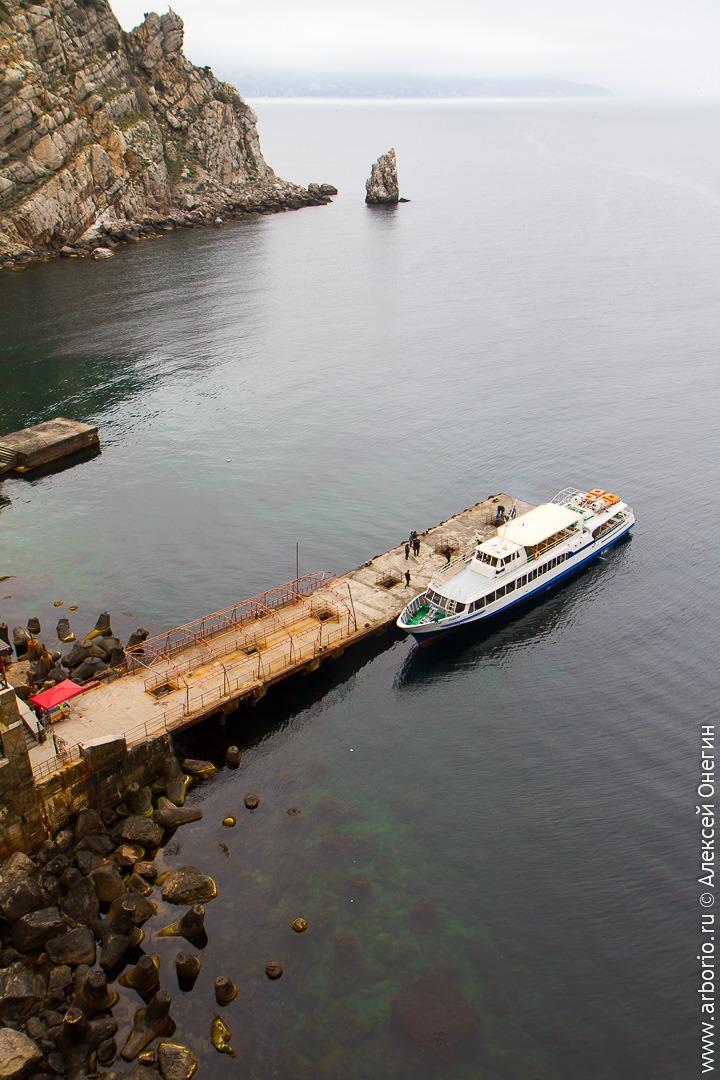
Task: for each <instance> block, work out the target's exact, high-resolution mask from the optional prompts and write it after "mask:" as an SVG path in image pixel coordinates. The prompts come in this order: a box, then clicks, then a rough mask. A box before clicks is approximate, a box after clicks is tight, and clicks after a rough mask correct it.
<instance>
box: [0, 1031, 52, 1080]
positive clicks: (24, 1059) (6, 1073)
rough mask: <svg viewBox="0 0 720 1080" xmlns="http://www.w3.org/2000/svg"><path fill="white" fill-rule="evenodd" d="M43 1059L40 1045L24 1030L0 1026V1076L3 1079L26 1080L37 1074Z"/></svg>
mask: <svg viewBox="0 0 720 1080" xmlns="http://www.w3.org/2000/svg"><path fill="white" fill-rule="evenodd" d="M42 1059H43V1056H42V1053H41V1052H40V1050H39V1048H38V1046H37V1045H36V1044H35V1043H34V1042H33V1041H32V1039H28V1037H27V1035H24V1034H23V1032H22V1031H13V1029H12V1028H6V1027H4V1028H0V1062H2V1065H1V1066H0V1077H2V1078H3V1080H25V1078H26V1077H31V1076H35V1074H36V1072H37V1070H38V1066H39V1065H40V1063H41V1061H42Z"/></svg>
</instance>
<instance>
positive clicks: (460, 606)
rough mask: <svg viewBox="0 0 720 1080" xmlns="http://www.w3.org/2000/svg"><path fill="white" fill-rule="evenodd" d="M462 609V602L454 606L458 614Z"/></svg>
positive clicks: (463, 607)
mask: <svg viewBox="0 0 720 1080" xmlns="http://www.w3.org/2000/svg"><path fill="white" fill-rule="evenodd" d="M464 610H465V605H464V604H458V605H457V606H456V608H455V611H456V612H457V614H458V615H459V614H460V612H461V611H464Z"/></svg>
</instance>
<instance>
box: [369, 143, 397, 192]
mask: <svg viewBox="0 0 720 1080" xmlns="http://www.w3.org/2000/svg"><path fill="white" fill-rule="evenodd" d="M365 191H366V193H367V194H366V195H365V202H366V203H370V204H371V205H375V204H378V203H391V204H392V203H397V202H400V186H399V184H398V176H397V158H396V157H395V151H394V149H390V150H388V152H387V154H381V155H380V157H379V158H378V159H377V161H376V162H375V164H374V165H373V167H372V170H371V172H370V177H369V179H367V180H366V181H365Z"/></svg>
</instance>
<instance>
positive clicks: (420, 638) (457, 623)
mask: <svg viewBox="0 0 720 1080" xmlns="http://www.w3.org/2000/svg"><path fill="white" fill-rule="evenodd" d="M634 524H635V519H634V518H633V519H632V520H631V521H629V522H628V524H627V525H625V526H624V527H623V528H622V529H621V530H620V531H619V532H618V533H617V534H614V535H612V536H610V537H609V538H608V540H607V541H605V542H602V541H601V542H600V543H598V544H597V545H595V544H593V545H590V550H589V551H587V549H581V550H580V551H579V552H578V553H577V558H576V559H575V558H573V560H572V562H571V565H570V566H568V567H567V569H564V570H562V571H561V572H560V573H559V574H557V575H556V576H554V577H552V578H551V579H550V580H549V581H543V583H542V584H541V585H539V586H538V587H537V588H535V589H532V590H530V591H528V592H526V593H523V595H522V596H519V597H517V599H514V600H511V601H510V603H508V604H503V605H502V607H499V608H497V609H496V610H494V611H489V612H488V611H478V612H473V614H472V615H468V616H467V617H465V618H460V619H453V620H452V622H450V624H449V625H447V626H438V625H437V623H432V624H428V623H425V624H423V623H420V624H419V625H418V626H417V627H415V628H413V629H410V627H407V626H403V627H401V628H402V629H403V630H405V632H406V633H408V634H410V635H411V636H412V637H414V638H415V640H416V641H417V643H418V644H419V645H428V644H429V643H430V642H431V641H437V640H438V638H441V637H447V636H448V634H452V633H453V632H454V631H456V630H461V629H463V628H464V627H467V626H479V625H480V624H481V623H483V624H484V623H487V622H489V621H490V620H491V619H494V618H496V617H497V616H498V615H504V614H505V613H506V612H507V611H510V609H511V608H514V607H517V606H518V605H519V604H523V603H525V602H526V601H528V600H534V599H537V598H538V597H539V596H540V595H541V593H545V592H547V590H548V589H552V588H553V587H554V586H555V585H557V584H558V583H559V582H561V581H566V580H567V579H568V578H569V577H570V576H571V575H573V574H576V573H578V572H579V571H580V570H583V569H584V568H585V567H587V566H589V565H590V563H591V562H592V561H593V560H594V559H596V558H597V557H598V556H599V555H602V553H603V552H604V551H607V550H608V548H611V547H613V546H614V545H615V544H617V543H619V541H620V540H622V539H623V538H624V537H626V536H627V535H628V534H629V532H630V530H631V529H632V528H633V526H634ZM586 551H587V553H586ZM426 627H427V629H426Z"/></svg>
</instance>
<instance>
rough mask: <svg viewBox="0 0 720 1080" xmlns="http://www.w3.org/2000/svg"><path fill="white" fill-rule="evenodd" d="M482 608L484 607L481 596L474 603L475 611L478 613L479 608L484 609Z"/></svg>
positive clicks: (483, 600) (483, 599)
mask: <svg viewBox="0 0 720 1080" xmlns="http://www.w3.org/2000/svg"><path fill="white" fill-rule="evenodd" d="M484 607H485V597H484V596H481V597H480V599H479V600H476V601H475V610H476V611H479V610H480V608H484Z"/></svg>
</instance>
